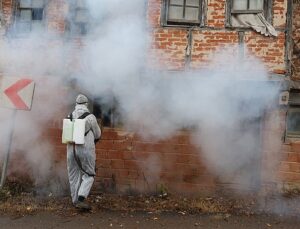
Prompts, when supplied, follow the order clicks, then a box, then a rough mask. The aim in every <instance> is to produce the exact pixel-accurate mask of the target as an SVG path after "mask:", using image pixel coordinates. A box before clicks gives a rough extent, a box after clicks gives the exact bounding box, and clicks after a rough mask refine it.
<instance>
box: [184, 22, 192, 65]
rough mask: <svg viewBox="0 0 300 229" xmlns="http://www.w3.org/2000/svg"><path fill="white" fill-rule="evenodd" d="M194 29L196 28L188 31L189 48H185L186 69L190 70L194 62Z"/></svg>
mask: <svg viewBox="0 0 300 229" xmlns="http://www.w3.org/2000/svg"><path fill="white" fill-rule="evenodd" d="M193 29H194V26H193V27H191V28H190V29H189V30H188V34H187V42H188V43H187V46H186V48H185V69H186V70H188V69H189V68H190V63H191V61H192V46H193Z"/></svg>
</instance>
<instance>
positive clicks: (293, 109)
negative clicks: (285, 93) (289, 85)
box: [285, 89, 300, 142]
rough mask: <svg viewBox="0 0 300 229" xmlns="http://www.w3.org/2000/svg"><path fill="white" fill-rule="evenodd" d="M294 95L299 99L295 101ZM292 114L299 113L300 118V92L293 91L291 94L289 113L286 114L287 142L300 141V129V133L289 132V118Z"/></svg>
mask: <svg viewBox="0 0 300 229" xmlns="http://www.w3.org/2000/svg"><path fill="white" fill-rule="evenodd" d="M292 94H298V96H299V97H298V98H299V99H298V98H296V99H295V100H293V99H292V98H293V96H292ZM298 100H299V101H298ZM291 113H299V116H300V90H293V89H292V90H291V91H290V92H289V103H288V107H287V113H286V122H285V140H286V141H288V142H289V141H294V140H299V139H300V128H299V131H289V130H288V126H289V125H288V124H289V122H290V120H289V117H290V114H291Z"/></svg>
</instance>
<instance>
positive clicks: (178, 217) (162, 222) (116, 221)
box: [0, 210, 300, 229]
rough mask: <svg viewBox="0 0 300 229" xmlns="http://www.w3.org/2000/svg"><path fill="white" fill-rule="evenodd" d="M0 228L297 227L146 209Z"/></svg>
mask: <svg viewBox="0 0 300 229" xmlns="http://www.w3.org/2000/svg"><path fill="white" fill-rule="evenodd" d="M0 228H1V229H15V228H22V229H27V228H28V229H35V228H36V229H39V228H43V229H44V228H45V229H48V228H49V229H50V228H60V229H61V228H66V229H75V228H76V229H80V228H130V229H132V228H133V229H134V228H142V229H147V228H149V229H150V228H151V229H153V228H176V229H177V228H179V229H180V228H184V229H188V228H194V229H197V228H206V229H207V228H224V229H260V228H266V229H271V228H272V229H274V228H276V229H277V228H282V229H299V228H300V217H299V218H297V217H282V216H276V215H273V216H269V215H252V216H245V215H243V216H236V215H233V216H232V215H220V214H219V215H200V214H197V215H183V214H180V213H163V214H155V213H151V212H150V213H149V212H138V213H130V212H116V211H106V210H103V211H100V212H96V213H78V214H77V213H74V214H73V215H68V216H63V215H58V214H57V213H53V212H43V213H37V214H33V215H26V216H17V217H16V216H0Z"/></svg>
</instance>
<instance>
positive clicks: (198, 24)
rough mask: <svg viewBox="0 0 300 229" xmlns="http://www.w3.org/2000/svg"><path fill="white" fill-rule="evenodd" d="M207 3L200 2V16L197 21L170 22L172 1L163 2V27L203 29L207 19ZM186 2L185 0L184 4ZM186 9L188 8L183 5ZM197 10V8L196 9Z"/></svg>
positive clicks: (164, 0) (202, 0)
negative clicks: (169, 15)
mask: <svg viewBox="0 0 300 229" xmlns="http://www.w3.org/2000/svg"><path fill="white" fill-rule="evenodd" d="M206 1H207V0H199V16H198V19H199V20H197V21H192V20H184V19H183V20H181V19H178V20H171V21H170V20H168V14H169V7H170V0H163V1H162V7H161V25H162V26H166V27H202V26H204V22H205V17H206V9H205V6H206ZM185 2H186V0H184V3H185ZM183 7H184V8H186V7H185V6H184V5H183ZM194 8H196V7H194Z"/></svg>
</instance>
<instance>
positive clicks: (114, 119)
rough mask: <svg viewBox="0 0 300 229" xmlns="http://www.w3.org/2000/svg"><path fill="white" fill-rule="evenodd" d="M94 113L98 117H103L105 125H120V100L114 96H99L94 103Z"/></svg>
mask: <svg viewBox="0 0 300 229" xmlns="http://www.w3.org/2000/svg"><path fill="white" fill-rule="evenodd" d="M93 113H94V115H95V116H96V118H97V119H101V123H102V126H104V127H111V128H113V127H120V126H121V125H122V124H121V115H120V112H119V111H118V102H117V101H116V99H114V98H112V99H111V98H110V99H107V98H97V99H95V100H94V103H93Z"/></svg>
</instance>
